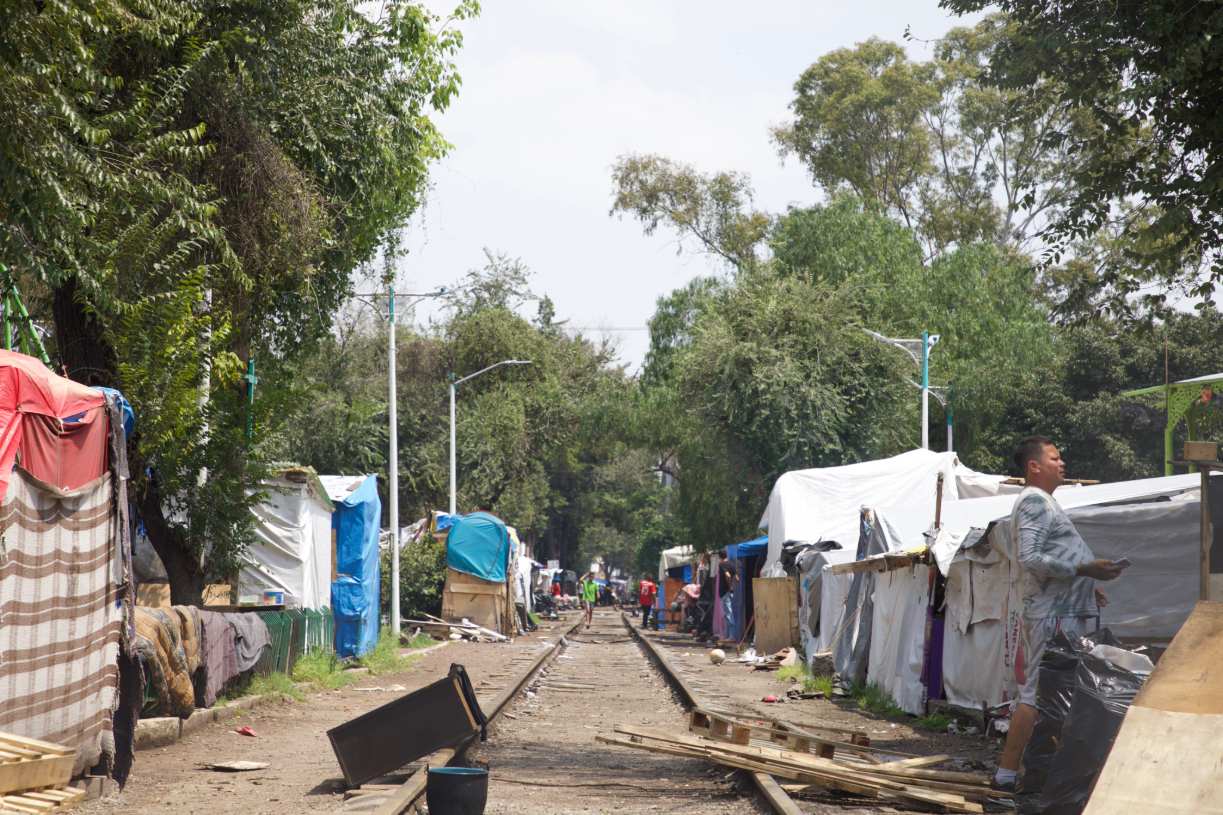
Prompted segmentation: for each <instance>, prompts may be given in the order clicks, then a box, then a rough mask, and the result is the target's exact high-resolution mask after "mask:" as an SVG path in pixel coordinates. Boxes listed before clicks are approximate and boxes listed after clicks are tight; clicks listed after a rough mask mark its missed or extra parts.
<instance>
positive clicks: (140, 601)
mask: <svg viewBox="0 0 1223 815" xmlns="http://www.w3.org/2000/svg"><path fill="white" fill-rule="evenodd" d="M136 605H138V606H146V607H148V608H169V607H170V584H169V583H141V584H140V585H139V586H137V587H136Z"/></svg>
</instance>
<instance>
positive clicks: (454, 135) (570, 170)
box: [396, 0, 976, 372]
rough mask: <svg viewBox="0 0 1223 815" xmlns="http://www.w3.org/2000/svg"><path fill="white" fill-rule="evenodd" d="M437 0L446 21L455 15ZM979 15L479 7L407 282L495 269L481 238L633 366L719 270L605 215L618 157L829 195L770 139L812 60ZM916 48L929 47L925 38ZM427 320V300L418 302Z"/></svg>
mask: <svg viewBox="0 0 1223 815" xmlns="http://www.w3.org/2000/svg"><path fill="white" fill-rule="evenodd" d="M427 5H428V6H429V7H430V8H432V9H433V10H434V11H436V12H438V13H440V14H443V16H444V15H445V13H446V11H447V10H448V9H449V8H452V3H447V2H446V0H427ZM975 21H976V18H955V17H953V16H950V15H949V14H948V13H947V12H946V11H944V10H943V9H940V8H938V4H937V0H905V1H904V2H892V1H891V0H888V1H884V0H861V2H846V1H845V0H840V1H839V2H812V0H807V1H806V2H799V1H798V0H786V1H785V2H781V1H778V2H761V3H754V4H745V3H730V2H722V0H706V2H701V3H697V2H692V0H688V2H679V0H674V1H672V2H666V1H662V2H653V1H652V0H512V1H508V0H485V2H483V11H482V13H481V15H480V16H479V17H478V18H476V19H474V20H468V21H465V22H464V23H463V24H462V30H463V32H464V45H463V49H462V51H460V52H459V54H458V55H457V57H456V63H457V65H458V70H459V73H460V75H461V76H462V79H463V87H462V91H461V92H460V94H459V95H458V97H457V99H455V100H454V102H453V103H452V105H451V107H450V109H449V110H447V111H446V112H445V113H443V114H441V115H438V116H435V117H434V119H435V121H436V122H437V124H438V126H439V128H440V130H441V132H442V134H443V135H444V136H445V138H446V139H447V140H448V141H449V142H450V143H451V144H453V145H454V149H453V150H452V151H451V153H450V154H449V155H448V156H447V157H446V158H444V159H442V160H441V161H440V162H439V163H438V164H436V165H435V166H434V168H433V172H432V184H433V189H432V190H431V191H430V193H429V194H428V196H427V203H426V205H425V206H424V207H423V209H422V210H421V211H420V212H419V213H418V214H417V216H416V217H414V218H413V220H412V223H411V225H410V227H409V228H408V230H407V232H406V235H405V238H406V244H407V248H408V250H409V252H408V255H407V256H406V257H405V258H403V259H402V260H401V262H400V263H399V266H398V268H397V274H396V278H397V281H398V286H399V287H400V290H427V289H432V288H434V287H436V286H440V285H447V286H450V285H454V284H455V283H457V282H458V281H459V280H460V279H461V278H462V276H463V275H464V274H466V272H467V271H468V270H470V269H474V268H479V267H482V266H484V265H485V263H486V262H487V260H486V258H485V254H484V251H485V249H487V250H489V251H492V252H495V253H504V254H505V255H507V256H509V257H511V258H519V259H521V261H522V262H523V263H524V264H525V265H526V266H527V267H529V268H530V269H531V270H532V271H533V272H534V275H533V277H532V284H531V285H532V290H533V291H534V292H535V293H536V294H538V295H544V294H546V295H548V296H550V297H551V298H552V300H553V303H554V305H555V307H556V312H557V317H556V318H557V319H558V320H568V321H569V322H568V325H569V326H570V327H571V328H574V329H581V330H582V333H584V334H587V335H592V336H595V337H602V336H607V337H610V338H612V339H613V340H614V341H615V342H616V348H617V356H618V361H619V364H623V365H626V366H627V369H628V370H629V371H630V372H635V371H636V370H637V369H638V368H639V366H640V364H641V362H642V360H643V359H644V357H645V353H646V351H647V350H648V348H649V338H648V333H647V332H646V331H645V327H646V322H647V320H648V319H649V317H650V315H651V314H653V312H654V308H655V304H656V302H657V300H658V298H659V297H660V296H663V295H665V294H667V293H669V292H670V291H672V290H674V289H676V288H679V287H681V286H683V285H684V284H685V283H687V282H688V281H689V280H691V279H692V278H693V277H696V276H699V275H708V274H724V273H725V267H724V266H721V265H719V264H718V263H716V262H715V261H713V260H711V259H708V258H707V257H705V256H703V255H697V254H693V253H691V252H689V251H683V252H682V253H678V254H677V249H679V248H680V246H679V244H678V243H677V238H676V236H675V235H674V234H673V233H667V232H665V231H664V230H663V229H662V228H661V227H660V228H659V230H658V232H657V233H655V234H654V235H653V236H649V237H647V236H645V235H644V234H643V233H642V229H641V224H640V223H638V222H636V221H633V220H631V219H628V218H624V219H621V218H620V217H619V216H609V210H610V209H611V204H612V181H611V166H612V164H613V163H614V162H615V161H616V158H617V157H618V156H621V155H623V154H626V153H629V152H637V153H656V154H659V155H662V156H666V157H668V158H671V159H675V160H677V161H682V162H685V163H689V164H692V165H694V166H696V168H697V169H698V170H701V171H703V172H712V171H717V170H736V171H743V172H747V173H749V174H750V175H751V178H752V182H753V185H754V187H755V190H756V205H757V207H758V208H761V209H763V210H765V211H770V212H782V211H784V210H785V208H786V207H787V206H788V205H791V204H795V205H800V206H805V205H810V204H812V203H815V202H817V201H819V200H820V199H821V195H820V194H819V192H818V191H817V190H816V189H815V188H814V187H813V186H812V184H811V182H810V180H809V178H808V176H807V174H806V172H805V170H804V169H803V168H802V167H801V165H799V164H798V162H797V161H796V160H795V159H793V158H791V159H789V160H788V161H786V162H785V163H784V164H783V163H781V161H780V159H779V158H778V155H777V152H776V149H775V147H774V146H773V144H772V143H771V141H770V139H769V128H770V126H771V125H776V124H780V123H783V122H785V121H786V120H787V118H788V113H789V111H788V105H789V103H790V101H791V99H792V86H793V84H794V82H795V80H796V79H798V77H799V75H800V74H801V73H802V71H803V70H805V69H806V68H807V67H808V66H809V65H810V64H811V63H812V62H814V61H815V60H817V59H818V58H819V57H820V56H822V55H823V54H826V53H828V52H829V51H833V50H835V49H837V48H847V47H853V45H854V43H857V42H861V41H863V40H865V39H868V38H869V37H872V36H877V37H880V38H883V39H888V40H893V41H896V42H904V40H903V37H904V33H905V29H906V27H908V28H910V29H911V31H912V34H913V36H914V37H915V38H916V39H917V40H933V39H936V38H938V37H941V36H942V35H943V34H944V33H946V32H947V30H948V29H950V28H953V27H955V26H958V25H969V24H971V23H973V22H975ZM906 47H907V48H908V50H909V55H910V57H912V58H914V59H927V58H928V57H929V53H928V46H925V45H923V44H921V43H920V42H910V43H906ZM429 316H430V311H429V310H428V307H427V306H421V307H420V310H418V311H417V312H416V318H417V319H418V320H420V321H423V320H425V319H427V318H428V317H429ZM526 316H533V314H532V313H530V310H529V309H528V312H527V314H526Z"/></svg>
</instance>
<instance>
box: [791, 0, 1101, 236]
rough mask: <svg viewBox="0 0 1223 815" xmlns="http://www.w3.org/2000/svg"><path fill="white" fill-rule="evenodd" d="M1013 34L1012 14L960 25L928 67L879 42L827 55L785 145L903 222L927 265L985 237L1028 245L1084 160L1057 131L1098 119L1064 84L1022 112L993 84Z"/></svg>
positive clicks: (804, 91)
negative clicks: (994, 60) (991, 71)
mask: <svg viewBox="0 0 1223 815" xmlns="http://www.w3.org/2000/svg"><path fill="white" fill-rule="evenodd" d="M1012 31H1013V26H1012V24H1011V23H1010V22H1009V21H1008V20H1007V18H1006V17H1004V16H1002V15H992V16H990V17H987V18H986V19H984V20H982V21H981V22H980V23H978V24H977V25H976V26H974V27H972V28H956V29H953V30H951V31H949V32H948V33H947V34H946V36H944V37H943V38H942V39H940V40H937V41H935V42H934V44H933V45H934V58H933V59H932V60H930V61H929V62H925V63H915V62H912V61H910V60H909V59H908V57H907V56H906V55H905V52H904V50H903V49H902V48H901V47H900V46H899V45H897V44H896V43H890V42H884V41H882V40H878V39H871V40H868V41H866V42H863V43H859V44H858V45H857V46H856V47H854V48H852V49H839V50H837V51H834V52H832V53H829V54H826V55H825V56H823V57H821V58H820V59H819V60H817V61H816V62H815V63H814V64H813V65H812V66H811V67H810V68H808V69H807V70H806V71H805V72H804V73H803V74H802V76H801V77H800V78H799V80H798V82H796V83H795V86H794V90H795V98H794V101H793V102H792V103H791V108H792V110H793V111H794V119H793V121H791V122H789V123H786V124H784V125H782V126H780V127H777V128H774V130H773V139H774V142H775V143H776V144H777V146H778V150H779V152H780V153H781V155H782V156H783V157H785V156H787V155H790V154H794V155H796V156H797V157H798V158H799V160H800V161H801V162H802V163H803V164H804V165H805V166H806V167H807V169H808V171H809V172H810V174H811V177H812V180H813V181H814V182H815V183H816V185H817V186H819V187H821V188H823V189H824V190H825V191H826V192H828V193H832V194H835V193H837V192H843V191H852V192H853V193H854V194H855V195H856V196H857V197H858V198H860V199H862V200H863V201H864V202H866V203H867V204H868V205H871V206H878V207H881V208H882V211H884V212H886V213H887V214H889V215H891V216H894V217H897V218H899V219H900V220H901V221H903V223H904V224H905V225H906V226H908V227H909V228H910V229H912V230H913V231H914V233H915V234H916V235H917V237H918V238H919V240H920V241H921V243H922V245H923V248H924V254H925V257H926V258H927V259H933V258H935V257H938V256H939V255H941V254H942V253H944V252H946V251H950V250H951V249H953V248H954V247H955V246H957V245H959V244H961V243H971V242H975V241H986V242H992V243H994V244H995V245H996V246H998V247H999V248H1004V247H1011V248H1015V249H1019V250H1026V249H1027V248H1028V245H1029V244H1030V242H1031V241H1032V239H1033V237H1034V234H1035V233H1036V232H1037V231H1038V230H1039V228H1040V226H1041V225H1042V224H1043V223H1044V222H1045V220H1046V219H1047V218H1049V217H1051V216H1054V215H1056V214H1057V213H1058V212H1060V211H1061V208H1062V207H1063V206H1064V204H1065V202H1066V200H1067V196H1068V192H1069V189H1070V187H1071V186H1072V181H1073V171H1074V170H1075V168H1076V162H1077V161H1078V160H1079V159H1077V157H1075V156H1074V155H1072V154H1071V153H1070V152H1068V151H1067V150H1065V149H1063V148H1062V147H1060V146H1058V145H1056V144H1053V143H1052V142H1051V140H1050V136H1051V135H1052V134H1055V133H1060V132H1082V131H1083V130H1084V129H1085V128H1088V127H1090V126H1091V124H1092V122H1093V119H1092V117H1091V115H1090V113H1089V112H1085V111H1082V110H1080V109H1078V108H1076V107H1074V106H1073V105H1070V104H1068V103H1066V102H1065V101H1064V100H1062V99H1061V98H1060V97H1059V96H1058V94H1057V92H1056V89H1057V87H1058V84H1057V82H1056V80H1051V81H1049V82H1048V83H1047V84H1046V86H1045V87H1042V88H1041V90H1040V92H1039V93H1037V94H1034V95H1033V96H1032V98H1031V99H1029V100H1027V103H1026V104H1024V105H1022V106H1020V105H1018V104H1017V102H1018V99H1017V96H1018V94H1017V93H1015V92H1014V91H1007V90H1002V89H999V88H996V87H993V86H990V85H988V84H987V83H986V82H985V81H984V80H983V73H984V71H985V68H986V65H987V64H988V63H989V61H990V59H991V56H992V55H994V54H996V53H997V52H998V50H999V49H1000V48H1002V47H1003V46H1004V45H1005V44H1006V43H1007V42H1008V41H1009V37H1010V36H1011V33H1012Z"/></svg>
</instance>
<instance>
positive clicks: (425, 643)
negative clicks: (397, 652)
mask: <svg viewBox="0 0 1223 815" xmlns="http://www.w3.org/2000/svg"><path fill="white" fill-rule="evenodd" d="M434 645H437V640H435V639H433V637H430V636H429V635H428V634H417V635H416V636H415V637H413V638H412V641H411V642H409V643H408V644H407V645H404V646H402V647H403V648H430V647H432V646H434Z"/></svg>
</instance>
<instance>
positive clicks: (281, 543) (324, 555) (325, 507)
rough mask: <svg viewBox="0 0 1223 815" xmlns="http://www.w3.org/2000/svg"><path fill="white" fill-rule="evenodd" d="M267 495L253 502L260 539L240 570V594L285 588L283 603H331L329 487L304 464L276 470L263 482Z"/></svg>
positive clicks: (256, 594) (313, 605) (240, 596)
mask: <svg viewBox="0 0 1223 815" xmlns="http://www.w3.org/2000/svg"><path fill="white" fill-rule="evenodd" d="M264 489H266V490H267V492H268V497H267V499H266V500H264V501H263V502H262V503H260V504H257V505H256V506H255V507H254V508H253V510H252V511H253V512H254V514H255V534H256V535H257V536H258V537H259V542H258V543H256V544H254V545H253V546H250V547H249V548H248V549H247V551H246V553H245V554H244V555H243V558H242V566H241V567H240V568H239V570H238V599H239V600H240V601H241V600H242V599H243V598H246V597H252V596H254V597H260V598H262V596H263V593H264V592H265V591H283V592H284V601H285V605H288V606H298V607H300V608H311V609H321V608H330V606H331V564H332V557H333V556H332V547H331V514H332V512H333V511H334V510H335V508H334V506H333V505H332V503H331V497H330V495H329V494H328V492H327V489H326V488H325V487H324V486H323V484H322V482H321V481H319V477H318V475H316V474H315V472H314V470H312V469H310V468H308V467H304V468H303V467H294V468H289V469H284V470H280V471H279V472H278V473H277V474H276V476H275V477H274V478H271V479H269V480H267V481H265V482H264Z"/></svg>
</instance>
